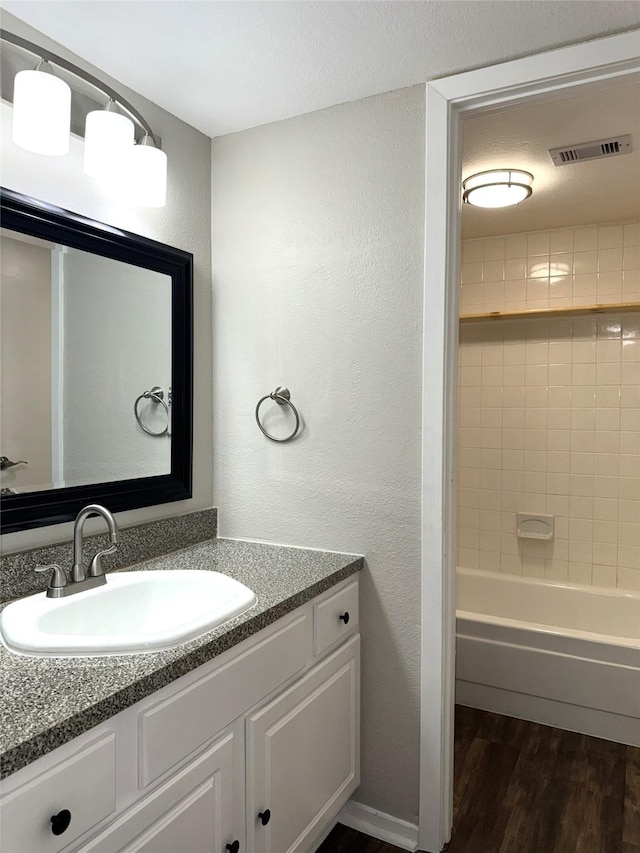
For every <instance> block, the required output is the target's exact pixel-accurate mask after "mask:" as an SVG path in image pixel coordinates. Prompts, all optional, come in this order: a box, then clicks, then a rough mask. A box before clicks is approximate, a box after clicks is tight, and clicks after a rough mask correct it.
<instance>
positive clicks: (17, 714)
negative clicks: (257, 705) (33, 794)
mask: <svg viewBox="0 0 640 853" xmlns="http://www.w3.org/2000/svg"><path fill="white" fill-rule="evenodd" d="M362 566H363V558H362V557H358V556H356V555H353V554H336V553H329V552H324V551H309V550H304V549H301V548H284V547H281V546H278V545H264V544H261V543H258V542H244V541H237V540H232V539H212V540H210V541H208V542H203V543H201V544H199V545H194V546H192V547H189V548H185V549H184V550H182V551H174V552H173V553H171V554H168V555H167V556H165V557H158V558H155V559H153V560H148V561H146V562H144V563H139V564H138V565H137V566H135V568H136V570H149V569H166V570H171V569H209V570H211V571H219V572H222V573H223V574H227V575H230V576H231V577H233V578H236V579H237V580H239V581H241V582H242V583H244V584H246V586H248V587H250V588H251V589H252V590H253V591H254V592H255V594H256V596H257V604H256V605H255V606H254V607H253V608H252V609H251V610H249V611H248V612H247V613H244V614H242V615H240V616H237V617H235V618H234V619H231V620H229V621H228V622H226V623H225V624H224V625H221V626H219V627H218V628H215V629H214V630H213V631H209V632H208V633H206V634H203V635H202V636H201V637H199V638H198V639H196V640H192V641H190V642H188V643H185V644H184V645H182V646H179V647H178V648H176V649H171V650H169V651H164V652H153V653H148V654H140V655H120V656H117V657H85V658H61V657H49V658H42V657H41V658H36V657H24V656H21V655H15V654H12V653H11V652H9V651H7V650H6V649H5V648H4V647H3V646H0V673H1V678H2V688H3V699H2V712H1V713H2V726H1V729H2V730H1V734H0V762H1V771H2V772H1V777H0V778H4V777H6V776H9V775H10V774H11V773H14V772H15V771H16V770H19V769H20V768H21V767H24V766H26V765H27V764H29V763H30V762H32V761H34V760H35V759H37V758H39V757H40V756H42V755H45V754H46V753H47V752H50V751H51V750H53V749H55V748H56V747H58V746H61V745H62V744H63V743H66V742H67V741H69V740H71V739H72V738H74V737H76V736H77V735H79V734H82V733H83V732H85V731H88V730H89V729H91V728H92V727H93V726H96V725H98V724H99V723H102V722H104V720H107V719H108V718H109V717H112V716H113V715H114V714H117V713H118V712H120V711H122V710H124V709H125V708H128V707H129V706H131V705H133V704H134V703H135V702H137V701H139V700H140V699H144V697H145V696H149V695H150V694H151V693H153V692H155V691H156V690H159V689H160V688H161V687H164V686H165V685H166V684H169V683H170V682H172V681H174V680H175V679H176V678H179V677H180V676H181V675H185V674H186V673H187V672H190V671H191V670H193V669H195V668H196V667H197V666H200V665H201V664H203V663H206V661H208V660H210V659H211V658H213V657H215V656H216V655H219V654H221V653H222V652H224V651H226V650H227V649H230V648H232V647H233V646H235V645H236V644H237V643H240V642H242V640H245V639H246V638H247V637H250V636H251V635H252V634H255V633H256V632H257V631H260V630H261V629H262V628H265V627H266V626H267V625H270V624H271V623H272V622H275V621H276V620H277V619H280V617H282V616H284V615H285V614H287V613H289V612H290V611H292V610H295V608H296V607H299V606H300V605H302V604H304V603H305V602H307V601H309V600H310V599H311V598H314V597H315V596H316V595H319V594H320V593H321V592H324V591H325V590H326V589H329V588H330V587H331V586H333V585H334V584H337V583H339V582H340V581H341V580H343V579H344V578H346V577H349V575H352V574H354V573H355V572H357V571H358V570H359V569H361V568H362ZM129 568H134V567H129Z"/></svg>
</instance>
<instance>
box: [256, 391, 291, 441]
mask: <svg viewBox="0 0 640 853" xmlns="http://www.w3.org/2000/svg"><path fill="white" fill-rule="evenodd" d="M265 400H273V401H274V402H275V403H277V404H278V405H279V406H289V408H290V409H291V411H292V412H293V414H294V415H295V419H296V425H295V427H294V429H293V432H292V433H291V435H288V436H286V438H274V436H272V435H269V433H268V432H267V431H266V429H265V428H264V427H263V426H262V424H261V423H260V406H261V405H262V404H263V403H264V401H265ZM256 423H257V424H258V426H259V427H260V430H261V431H262V432H263V433H264V435H266V436H267V438H269V439H271V441H281V442H282V441H291V439H292V438H295V437H296V435H297V434H298V430H299V429H300V416H299V415H298V410H297V409H296V407H295V406H294V405H293V403H292V402H291V393H290V392H289V389H288V388H283V387H281V386H278V387H277V388H276V390H275V391H272V392H271V394H266V395H265V396H264V397H262V398H261V399H260V400H258V405H257V406H256Z"/></svg>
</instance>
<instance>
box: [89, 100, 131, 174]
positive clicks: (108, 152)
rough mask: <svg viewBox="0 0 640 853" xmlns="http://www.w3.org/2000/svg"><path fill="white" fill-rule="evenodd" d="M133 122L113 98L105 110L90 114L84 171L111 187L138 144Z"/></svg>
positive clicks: (94, 111)
mask: <svg viewBox="0 0 640 853" xmlns="http://www.w3.org/2000/svg"><path fill="white" fill-rule="evenodd" d="M134 133H135V129H134V126H133V122H132V121H131V119H130V118H127V116H123V115H122V113H120V112H119V110H118V106H117V104H116V102H115V101H114V100H113V98H109V100H108V101H107V103H106V106H105V108H104V109H103V110H92V111H91V112H90V113H87V119H86V122H85V126H84V170H85V172H86V173H87V175H90V176H91V177H92V178H97V179H98V180H99V181H101V182H102V183H103V184H109V182H110V181H112V180H113V178H114V176H115V175H117V174H118V173H119V171H120V170H121V169H122V164H123V162H126V158H127V155H129V154H130V152H131V149H132V148H133V146H134V144H135V139H134Z"/></svg>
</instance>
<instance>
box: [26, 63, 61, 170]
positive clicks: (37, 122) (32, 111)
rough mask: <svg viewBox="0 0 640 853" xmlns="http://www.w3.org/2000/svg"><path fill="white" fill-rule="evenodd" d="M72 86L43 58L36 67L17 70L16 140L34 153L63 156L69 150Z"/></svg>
mask: <svg viewBox="0 0 640 853" xmlns="http://www.w3.org/2000/svg"><path fill="white" fill-rule="evenodd" d="M70 122H71V89H70V88H69V86H68V85H67V84H66V83H65V82H64V80H60V78H59V77H56V76H55V75H54V73H53V68H51V66H50V65H49V63H48V62H46V61H45V60H40V62H38V65H37V67H36V68H35V69H34V70H33V71H19V72H18V73H17V74H16V77H15V81H14V91H13V141H14V142H15V144H16V145H19V146H20V147H21V148H24V149H25V150H26V151H32V152H33V153H34V154H47V155H50V156H60V155H62V154H66V153H67V151H68V150H69V125H70Z"/></svg>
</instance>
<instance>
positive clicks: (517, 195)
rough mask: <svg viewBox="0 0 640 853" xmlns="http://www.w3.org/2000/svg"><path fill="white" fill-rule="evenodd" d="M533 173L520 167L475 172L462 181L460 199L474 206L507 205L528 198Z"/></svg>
mask: <svg viewBox="0 0 640 853" xmlns="http://www.w3.org/2000/svg"><path fill="white" fill-rule="evenodd" d="M532 183H533V175H532V174H531V173H530V172H524V171H522V170H521V169H492V170H490V171H488V172H477V173H476V174H475V175H470V176H469V177H468V178H465V180H464V181H463V182H462V189H463V190H464V192H463V194H462V201H463V202H464V203H465V204H472V205H474V206H475V207H509V205H512V204H519V203H520V202H521V201H524V200H525V199H527V198H529V196H530V195H531V193H532V192H533V190H532V189H531V184H532Z"/></svg>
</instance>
